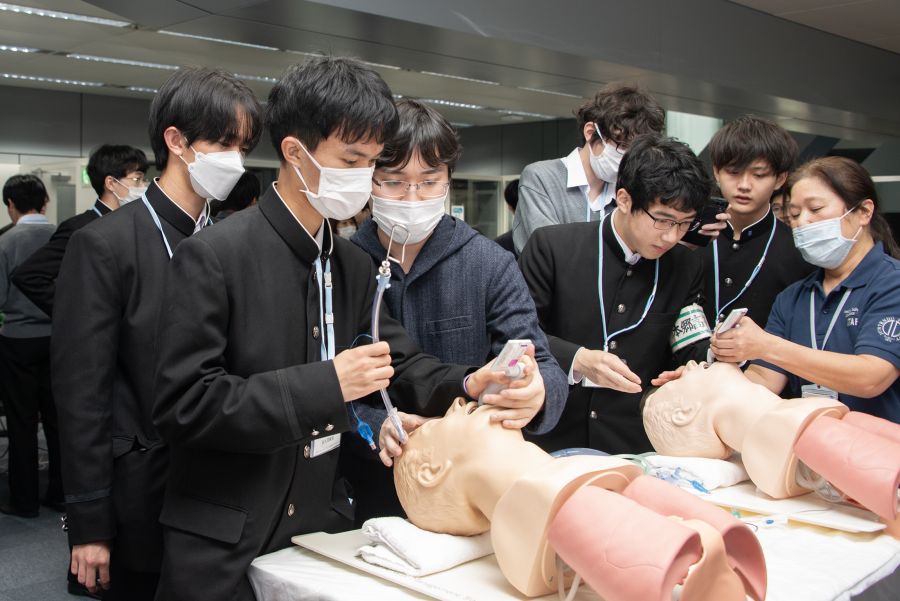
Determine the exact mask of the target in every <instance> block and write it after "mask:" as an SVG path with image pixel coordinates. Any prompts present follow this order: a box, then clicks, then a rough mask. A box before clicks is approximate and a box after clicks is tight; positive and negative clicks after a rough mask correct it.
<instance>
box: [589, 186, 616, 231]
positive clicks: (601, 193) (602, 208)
mask: <svg viewBox="0 0 900 601" xmlns="http://www.w3.org/2000/svg"><path fill="white" fill-rule="evenodd" d="M609 185H610V183H609V182H603V187H602V188H600V194H598V195H597V198H603V193H604V192H606V188H607V186H609ZM584 201H585V202H586V203H587V211H586V212H585V216H584V220H585V221H587V222H590V220H591V187H590V185H588V189H587V193H585V195H584ZM600 210H601V211H603V212H604V213H606V205H605V204H604V205H602V206H601V207H600Z"/></svg>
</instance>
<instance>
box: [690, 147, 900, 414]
mask: <svg viewBox="0 0 900 601" xmlns="http://www.w3.org/2000/svg"><path fill="white" fill-rule="evenodd" d="M787 188H788V194H789V197H790V208H789V211H790V219H791V227H793V228H794V229H793V239H794V244H795V245H796V246H797V248H798V249H799V251H800V253H801V254H802V255H803V258H804V259H806V261H807V262H809V263H810V264H812V265H815V266H816V267H817V269H816V270H815V271H814V272H813V273H811V274H810V275H808V276H807V277H806V278H804V279H802V280H800V281H799V282H796V283H794V284H793V285H791V286H789V287H788V288H787V289H786V290H784V291H783V292H782V293H781V294H779V295H778V297H777V298H776V299H775V304H774V305H773V306H772V312H771V314H770V315H769V319H768V322H767V323H766V327H765V330H763V329H762V328H760V327H759V326H758V325H757V324H756V323H755V320H753V319H748V318H747V317H745V318H743V319H742V320H741V321H740V324H739V325H740V328H734V329H731V330H729V331H728V332H725V333H723V334H722V335H716V336H714V337H713V340H712V344H711V348H712V350H713V353H714V354H715V356H716V359H717V360H719V361H728V362H731V363H740V362H743V361H752V362H753V363H752V365H750V367H748V368H747V370H746V371H745V372H744V373H745V374H746V375H747V377H748V378H749V379H750V380H752V381H753V382H756V383H757V384H762V385H763V386H765V387H766V388H768V389H769V390H771V391H772V392H774V393H776V394H779V393H781V392H782V391H784V390H785V389H786V388H787V390H788V391H789V394H790V396H792V397H795V396H810V395H819V396H826V397H829V398H833V399H837V400H839V401H841V402H842V403H844V404H845V405H847V406H848V407H850V409H851V410H852V411H862V412H865V413H870V414H872V415H875V416H877V417H881V418H883V419H887V420H890V421H893V422H894V423H900V379H898V376H900V260H898V259H900V248H898V246H897V243H896V241H895V240H894V236H893V234H892V232H891V228H890V227H889V226H888V224H887V221H886V220H885V219H884V216H883V215H882V214H881V212H880V210H879V208H878V193H877V191H876V189H875V184H874V182H873V181H872V178H871V176H869V174H868V173H867V172H866V170H865V169H864V168H863V167H862V166H861V165H860V164H859V163H857V162H855V161H853V160H851V159H848V158H844V157H824V158H820V159H815V160H813V161H810V162H809V163H807V164H805V165H803V166H801V167H800V168H799V169H797V170H796V171H795V172H794V173H792V174H791V176H790V178H789V179H788V183H787ZM676 375H677V374H676Z"/></svg>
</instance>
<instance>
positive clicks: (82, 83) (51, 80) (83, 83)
mask: <svg viewBox="0 0 900 601" xmlns="http://www.w3.org/2000/svg"><path fill="white" fill-rule="evenodd" d="M0 79H17V80H20V81H38V82H41V83H60V84H65V85H67V86H85V87H88V88H99V87H102V86H103V84H102V83H99V82H96V81H80V80H77V79H57V78H56V77H38V76H36V75H19V74H18V73H0Z"/></svg>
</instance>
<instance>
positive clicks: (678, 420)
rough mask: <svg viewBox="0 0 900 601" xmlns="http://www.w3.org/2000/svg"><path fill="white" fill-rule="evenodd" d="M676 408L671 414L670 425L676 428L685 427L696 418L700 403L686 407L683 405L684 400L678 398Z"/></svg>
mask: <svg viewBox="0 0 900 601" xmlns="http://www.w3.org/2000/svg"><path fill="white" fill-rule="evenodd" d="M677 402H678V408H677V409H675V410H674V411H673V412H672V423H673V424H675V425H676V426H679V427H681V426H686V425H688V424H689V423H691V422H692V421H694V418H695V417H697V412H698V411H699V409H700V403H694V404H693V405H686V404H685V403H684V399H683V398H682V397H678V401H677Z"/></svg>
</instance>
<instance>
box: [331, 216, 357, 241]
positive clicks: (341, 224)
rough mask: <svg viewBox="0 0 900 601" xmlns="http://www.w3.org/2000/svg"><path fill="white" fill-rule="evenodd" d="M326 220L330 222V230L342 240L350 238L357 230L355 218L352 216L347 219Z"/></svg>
mask: <svg viewBox="0 0 900 601" xmlns="http://www.w3.org/2000/svg"><path fill="white" fill-rule="evenodd" d="M328 221H329V222H330V223H331V229H332V231H334V233H335V234H337V235H338V236H340V237H341V238H343V239H344V240H349V239H350V238H352V237H353V235H354V234H355V233H356V231H357V225H356V219H354V218H353V217H350V218H349V219H329V220H328Z"/></svg>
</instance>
